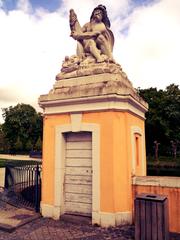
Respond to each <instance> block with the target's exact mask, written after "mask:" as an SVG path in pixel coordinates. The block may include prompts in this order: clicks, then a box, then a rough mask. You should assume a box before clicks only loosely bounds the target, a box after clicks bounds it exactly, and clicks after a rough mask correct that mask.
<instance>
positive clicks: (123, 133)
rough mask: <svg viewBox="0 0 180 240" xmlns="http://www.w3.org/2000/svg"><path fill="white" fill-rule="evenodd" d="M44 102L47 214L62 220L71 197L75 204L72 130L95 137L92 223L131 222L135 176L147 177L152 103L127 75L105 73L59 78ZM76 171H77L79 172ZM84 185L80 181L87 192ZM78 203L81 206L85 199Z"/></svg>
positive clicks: (41, 100)
mask: <svg viewBox="0 0 180 240" xmlns="http://www.w3.org/2000/svg"><path fill="white" fill-rule="evenodd" d="M39 104H40V106H41V107H42V108H43V109H44V137H43V179H42V202H41V209H42V215H43V216H47V217H53V218H55V219H58V218H59V217H60V216H61V215H62V214H64V213H66V209H67V206H66V201H70V202H71V199H70V200H67V199H66V198H67V196H68V195H67V193H65V190H64V189H67V185H68V182H67V181H66V175H67V172H68V170H67V169H68V167H69V166H68V164H67V163H66V158H67V153H66V152H67V147H66V139H67V133H79V132H83V133H86V132H88V133H90V134H91V135H92V145H91V146H92V147H91V148H90V150H91V160H90V161H92V162H91V169H92V170H91V172H92V182H91V185H90V186H91V190H90V192H88V195H89V196H90V197H89V199H90V200H87V201H88V203H87V205H88V207H90V209H92V211H91V216H92V223H93V224H95V223H96V224H99V225H101V226H103V227H108V226H115V225H121V224H126V223H131V221H132V201H133V199H132V185H131V177H132V176H134V175H139V176H144V175H146V157H145V133H144V120H145V117H144V114H145V112H146V111H147V104H146V102H144V101H143V100H142V99H141V98H140V97H139V95H138V94H137V93H136V91H135V90H134V89H133V87H132V84H131V83H130V81H129V80H128V79H127V77H126V75H124V74H123V73H103V74H97V75H91V76H82V77H75V78H70V79H65V80H59V81H56V83H55V84H54V86H53V89H52V90H51V91H50V92H49V94H47V95H41V96H40V98H39ZM82 146H83V145H82ZM72 152H73V151H72ZM83 167H84V166H83ZM80 168H82V166H80ZM87 172H88V170H87ZM71 174H72V176H73V174H74V175H76V173H75V170H73V171H72V173H71ZM88 174H89V173H88ZM76 183H77V182H75V184H76ZM72 184H73V182H72ZM82 186H83V184H82V183H81V181H80V182H78V186H77V188H81V190H82V196H83V194H84V193H83V187H82ZM65 194H66V195H65ZM73 194H74V193H72V196H73ZM85 198H87V196H85ZM82 199H83V197H82ZM73 201H75V200H73V198H72V205H74V206H76V203H74V202H73ZM78 204H79V205H78V206H79V208H80V209H81V201H79V202H78ZM83 204H86V203H83ZM83 206H84V205H83ZM83 209H84V208H83ZM72 211H73V210H72ZM79 211H80V212H81V211H82V212H83V211H84V212H83V213H82V214H84V213H86V210H79ZM74 214H76V211H75V210H74Z"/></svg>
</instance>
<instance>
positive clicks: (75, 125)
mask: <svg viewBox="0 0 180 240" xmlns="http://www.w3.org/2000/svg"><path fill="white" fill-rule="evenodd" d="M81 121H82V113H71V125H72V132H80V131H81Z"/></svg>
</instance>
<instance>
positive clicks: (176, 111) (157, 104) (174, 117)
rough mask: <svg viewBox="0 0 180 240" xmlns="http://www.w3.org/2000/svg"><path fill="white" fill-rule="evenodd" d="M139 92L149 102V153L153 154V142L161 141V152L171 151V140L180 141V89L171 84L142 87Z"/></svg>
mask: <svg viewBox="0 0 180 240" xmlns="http://www.w3.org/2000/svg"><path fill="white" fill-rule="evenodd" d="M139 94H140V96H141V97H143V98H144V100H145V101H147V102H148V104H149V111H148V112H147V113H146V125H145V126H146V145H147V153H148V154H153V148H152V146H153V143H154V141H158V142H160V143H161V145H160V148H159V152H160V154H161V155H162V154H163V155H164V154H168V153H169V152H171V150H170V149H171V144H170V142H171V141H175V142H179V141H180V89H179V87H178V86H177V85H174V84H171V85H169V86H168V87H166V89H165V90H164V91H163V90H157V89H156V88H149V89H140V90H139Z"/></svg>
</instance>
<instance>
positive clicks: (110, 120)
mask: <svg viewBox="0 0 180 240" xmlns="http://www.w3.org/2000/svg"><path fill="white" fill-rule="evenodd" d="M70 121H71V120H70V115H69V114H64V115H51V116H45V117H44V139H43V186H42V202H43V203H46V204H53V201H54V159H55V152H54V149H55V146H54V144H55V126H57V125H62V124H68V123H70ZM82 122H83V123H96V124H99V126H100V173H99V174H100V211H102V212H125V211H131V210H132V190H131V189H132V186H131V169H132V154H133V153H132V136H131V126H138V127H139V128H141V129H142V132H143V134H142V135H144V120H142V119H141V118H139V117H137V116H135V115H132V114H130V113H128V112H116V111H106V112H94V113H93V112H91V113H83V116H82ZM143 139H144V138H142V141H143V142H142V146H141V148H145V143H144V140H143ZM141 150H142V149H140V151H141ZM144 152H145V149H144ZM144 159H145V158H144ZM141 168H142V164H141V163H140V164H139V166H138V168H137V169H136V172H137V174H139V175H141V172H142V169H141Z"/></svg>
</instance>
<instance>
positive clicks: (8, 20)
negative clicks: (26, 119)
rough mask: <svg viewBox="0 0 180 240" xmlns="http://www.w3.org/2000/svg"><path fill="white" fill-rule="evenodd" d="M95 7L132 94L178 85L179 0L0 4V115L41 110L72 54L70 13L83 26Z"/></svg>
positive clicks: (6, 0) (18, 0) (3, 0)
mask: <svg viewBox="0 0 180 240" xmlns="http://www.w3.org/2000/svg"><path fill="white" fill-rule="evenodd" d="M98 4H104V5H105V6H106V8H107V11H108V16H109V18H110V20H111V29H112V31H113V32H114V35H115V46H114V57H115V60H116V61H117V62H118V63H120V64H121V66H122V68H123V70H124V71H125V72H126V73H127V75H128V77H129V79H130V80H131V82H132V83H133V86H134V87H135V88H137V87H140V88H149V87H157V88H158V89H160V88H161V89H164V88H165V87H166V86H168V85H169V84H171V83H175V84H179V83H180V14H179V13H180V0H111V1H110V0H101V1H99V0H0V109H1V108H4V107H9V106H11V105H12V106H14V105H16V104H17V103H28V104H31V105H33V106H34V107H35V108H36V109H37V110H38V111H39V110H40V109H39V108H38V103H37V99H38V97H39V95H41V94H45V93H48V91H49V90H50V89H51V88H52V86H53V84H54V83H55V76H56V74H57V73H58V72H59V71H60V68H61V64H62V60H63V59H64V57H65V56H66V55H68V56H70V55H73V54H74V53H75V49H76V43H75V41H74V40H73V39H72V38H70V37H69V34H70V30H69V20H68V19H69V17H68V15H69V9H70V8H74V10H75V12H76V13H77V16H78V19H79V22H80V24H82V25H83V24H84V23H86V22H88V21H89V17H90V15H91V12H92V10H93V9H94V7H96V6H97V5H98ZM2 121H3V120H2V117H1V111H0V122H2Z"/></svg>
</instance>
